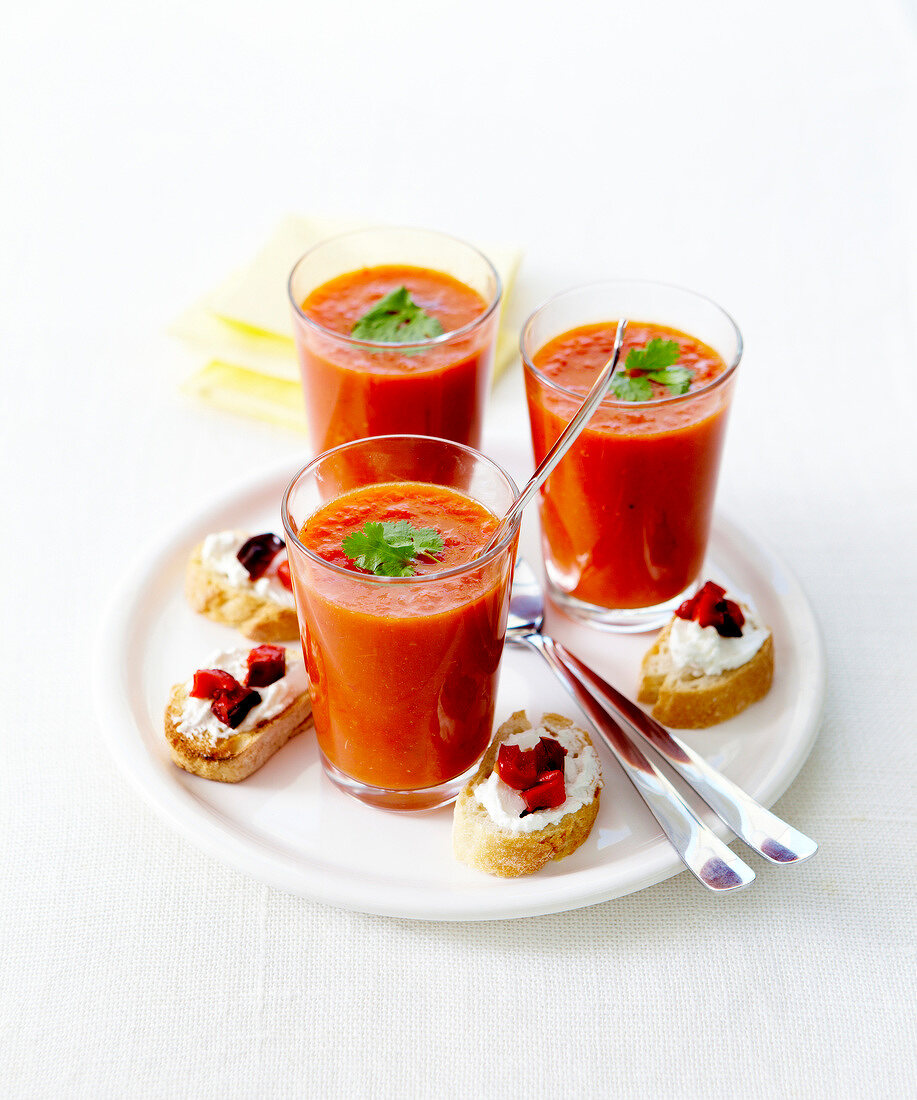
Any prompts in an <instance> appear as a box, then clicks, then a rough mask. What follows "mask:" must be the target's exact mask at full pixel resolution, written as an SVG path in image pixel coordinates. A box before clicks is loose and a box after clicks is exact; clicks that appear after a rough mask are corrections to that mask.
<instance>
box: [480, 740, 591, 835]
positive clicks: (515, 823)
mask: <svg viewBox="0 0 917 1100" xmlns="http://www.w3.org/2000/svg"><path fill="white" fill-rule="evenodd" d="M542 737H553V738H554V740H555V741H559V742H560V743H561V745H563V747H564V748H565V749H566V750H567V755H566V756H565V757H564V786H565V788H566V793H567V797H566V800H565V801H564V804H563V805H562V806H557V807H556V808H555V809H553V810H536V811H535V812H534V813H531V814H526V816H525V817H520V816H519V815H520V814H521V813H522V811H523V810H524V809H525V802H524V801H523V799H522V795H521V794H520V793H519V792H518V791H514V790H513V788H512V787H508V786H507V785H506V784H505V783H504V782H503V780H502V779H501V778H500V777H499V776H498V775H497V773H496V772H493V773H492V774H491V775H490V776H489V777H488V778H487V779H486V780H485V781H484V782H483V783H481V784H479V785H478V786H477V787H476V788H475V790H474V797H475V798H476V799H477V801H478V802H479V803H480V804H481V805H482V806H483V807H484V809H485V810H486V811H487V814H488V816H489V817H490V819H491V821H493V823H494V824H495V825H499V826H500V828H501V829H506V830H508V831H509V832H512V833H535V832H537V831H538V830H539V829H544V828H546V827H547V826H548V825H554V824H556V823H557V822H558V821H560V819H561V818H562V817H564V816H565V815H566V814H572V813H575V812H576V811H577V810H579V809H581V808H582V807H583V806H585V805H586V804H587V803H589V802H591V801H592V800H593V798H595V792H596V788H598V787H601V786H602V773H601V770H600V768H599V758H598V756H597V755H596V751H595V749H594V748H593V747H592V745H591V744H589V742H588V741H587V740H586V738H585V737H584V736H583V734H582V733H581V732H580V731H579V730H576V729H573V728H570V729H565V730H560V731H558V732H557V733H555V732H554V731H552V730H548V729H545V728H544V727H543V726H539V727H538V729H534V730H524V731H523V732H522V733H514V734H512V735H511V736H510V737H507V739H506V740H505V741H504V742H503V743H504V744H505V745H518V746H519V748H520V749H523V750H524V749H533V748H534V747H535V746H536V745H537V744H538V741H539V740H540V738H542Z"/></svg>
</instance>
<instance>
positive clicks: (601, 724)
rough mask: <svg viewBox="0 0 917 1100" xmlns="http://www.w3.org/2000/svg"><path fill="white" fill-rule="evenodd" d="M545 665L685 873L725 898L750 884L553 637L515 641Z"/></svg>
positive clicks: (746, 872) (743, 867)
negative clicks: (586, 720)
mask: <svg viewBox="0 0 917 1100" xmlns="http://www.w3.org/2000/svg"><path fill="white" fill-rule="evenodd" d="M520 642H521V643H523V644H525V645H527V646H529V647H530V648H531V649H534V650H535V651H536V652H537V653H540V654H541V656H542V657H543V658H544V659H545V660H546V661H547V662H548V664H549V665H550V666H551V669H552V670H553V672H554V674H555V676H556V677H557V678H558V680H560V682H561V683H562V684H563V685H564V687H565V688H566V689H567V691H568V692H569V693H570V694H571V695H572V696H573V698H574V699H575V700H576V702H577V703H578V704H579V706H580V708H581V709H582V710H583V711H584V713H585V714H586V715H587V717H588V718H589V720H590V722H591V723H592V724H593V725H594V726H595V728H596V730H597V731H598V733H599V734H600V735H601V737H602V739H603V740H604V741H605V743H606V745H607V746H608V747H609V749H611V751H612V753H613V754H614V757H615V759H616V760H617V761H618V763H619V764H620V765H621V767H622V768H623V770H624V774H625V775H626V776H627V778H628V779H629V780H630V781H631V783H633V785H634V787H636V789H637V793H638V794H639V795H640V797H641V798H642V799H643V801H644V802H645V803H646V804H647V806H648V807H649V810H650V812H651V813H652V815H653V817H655V818H656V820H657V821H658V822H659V824H660V826H661V827H662V830H663V832H664V833H665V835H666V836H667V837H668V838H669V840H670V841H671V843H672V846H673V847H674V848H675V850H676V852H678V855H679V857H680V858H681V860H682V862H683V863H684V864H685V866H686V867H687V868H688V870H689V871H690V872H691V873H692V874H693V875H694V876H695V878H697V880H698V881H699V882H701V883H702V884H703V885H704V886H706V887H707V889H708V890H712V891H713V892H715V893H726V892H729V891H731V890H738V889H739V888H741V887H743V886H748V885H749V884H750V883H752V882H754V879H755V872H754V871H753V870H752V869H751V868H750V867H749V866H748V864H747V863H745V862H744V861H743V860H742V859H740V858H739V857H738V856H737V855H736V854H735V852H732V851H730V849H729V848H728V847H727V846H726V845H725V844H724V843H723V842H722V841H721V840H720V838H719V837H718V836H717V835H716V834H715V833H714V832H713V831H712V830H711V829H709V828H708V827H707V826H706V825H705V824H704V823H703V822H702V821H700V820H698V818H697V817H696V815H695V814H694V812H693V810H692V809H691V807H690V806H689V805H688V804H687V803H686V802H685V801H684V799H683V798H682V797H681V795H680V794H679V793H678V791H676V790H675V788H674V787H673V786H672V784H671V783H670V782H669V781H668V779H666V778H665V776H664V775H663V774H662V772H660V771H659V769H658V768H657V767H656V766H655V765H654V764H652V763H650V761H649V760H647V758H646V757H645V756H644V755H643V753H642V752H641V751H640V750H639V749H638V748H637V747H636V745H634V744H633V743H632V742H631V741H630V739H629V738H628V737H627V736H626V735H625V734H624V732H623V731H622V730H621V729H620V727H619V726H618V724H617V723H616V722H615V721H614V719H613V718H612V717H611V716H610V715H609V714H608V713H607V711H605V710H604V708H603V707H602V706H601V705H600V704H599V703H598V701H597V700H596V699H594V698H593V697H592V695H590V694H589V692H588V691H587V690H586V688H585V687H584V686H583V685H582V684H581V683H580V681H579V680H578V679H577V678H576V676H574V675H573V673H572V672H571V671H570V670H569V669H568V668H567V666H566V665H565V664H564V662H563V659H562V657H561V656H560V654H559V653H558V650H557V646H556V643H555V642H554V640H553V638H549V637H547V636H545V635H542V634H534V635H532V634H529V635H524V636H522V637H520V638H518V639H517V644H518V643H520Z"/></svg>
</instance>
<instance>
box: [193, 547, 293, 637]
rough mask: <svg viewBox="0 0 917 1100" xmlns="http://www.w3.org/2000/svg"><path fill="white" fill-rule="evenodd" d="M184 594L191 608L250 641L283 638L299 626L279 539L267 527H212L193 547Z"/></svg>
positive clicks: (291, 633) (284, 552)
mask: <svg viewBox="0 0 917 1100" xmlns="http://www.w3.org/2000/svg"><path fill="white" fill-rule="evenodd" d="M185 595H186V596H187V598H188V603H190V605H191V607H192V608H193V609H194V610H195V611H198V612H200V613H201V614H202V615H206V616H207V618H209V619H213V620H214V621H215V622H218V623H224V624H225V625H227V626H232V627H235V628H236V630H238V631H239V632H240V633H242V634H244V635H245V637H246V638H250V639H251V640H252V641H254V642H283V641H290V640H291V639H293V638H295V637H297V635H298V632H299V627H298V624H297V620H296V606H295V604H294V602H293V589H292V583H291V581H290V567H289V563H288V561H287V556H286V550H285V547H284V543H283V540H282V539H280V538H279V537H278V536H277V535H274V534H271V533H270V532H268V533H265V534H260V535H248V534H246V533H245V532H243V531H216V532H214V533H213V534H210V535H208V536H207V537H206V538H205V539H204V541H203V542H202V543H201V544H200V545H199V546H196V547H195V548H194V551H193V552H192V554H191V558H190V561H189V562H188V569H187V574H186V578H185Z"/></svg>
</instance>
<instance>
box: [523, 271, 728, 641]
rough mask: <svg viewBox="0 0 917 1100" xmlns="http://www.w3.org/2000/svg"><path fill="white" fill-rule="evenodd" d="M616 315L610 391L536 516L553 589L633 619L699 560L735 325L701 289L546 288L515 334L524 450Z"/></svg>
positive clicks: (595, 610) (560, 416)
mask: <svg viewBox="0 0 917 1100" xmlns="http://www.w3.org/2000/svg"><path fill="white" fill-rule="evenodd" d="M621 317H626V318H628V326H627V331H626V334H625V338H624V345H623V348H622V352H621V358H620V363H619V366H618V370H617V372H616V375H615V378H613V379H612V384H611V390H610V392H609V395H608V397H606V398H605V399H604V401H603V402H602V404H601V405H600V406H599V408H598V410H597V412H596V413H595V415H594V416H593V417H592V419H591V421H590V422H589V424H588V425H587V427H586V429H585V430H584V431H583V433H582V435H580V437H579V438H578V439H577V441H576V442H575V443H574V444H573V446H572V447H571V449H570V450H569V452H568V453H567V454H566V455H565V456H564V458H563V459H562V460H561V462H560V463H559V465H558V466H557V469H556V470H555V471H554V473H553V474H551V476H550V477H549V478H548V480H547V482H546V483H545V485H544V487H543V488H542V491H541V498H540V517H541V532H542V546H543V551H544V560H545V573H546V577H547V584H548V589H549V592H550V595H551V597H552V598H553V600H554V601H555V602H556V603H557V604H558V605H560V607H561V608H562V609H563V610H565V611H566V612H567V613H568V614H570V615H571V616H573V617H574V618H576V619H579V620H582V621H585V622H588V623H591V624H593V625H598V626H603V627H605V628H607V629H610V630H617V631H638V630H649V629H652V628H655V627H658V626H660V625H662V623H664V622H665V621H666V620H667V619H668V618H669V616H670V615H671V613H672V611H673V610H674V608H676V607H677V606H678V604H679V603H680V602H681V601H682V600H683V599H684V598H685V597H686V595H687V594H689V593H690V592H691V590H692V589H693V587H694V585H695V582H696V581H697V579H698V576H699V574H700V572H701V568H702V565H703V561H704V556H705V554H706V550H707V540H708V537H709V534H710V524H711V520H712V517H713V500H714V495H715V493H716V483H717V475H718V472H719V466H720V456H721V454H722V449H723V440H724V437H725V434H726V421H727V418H728V415H729V406H730V401H731V399H732V393H733V388H734V386H735V380H736V370H737V367H738V365H739V360H740V359H741V356H742V337H741V334H740V333H739V330H738V328H737V327H736V325H735V323H734V322H733V320H732V319H731V318H730V317H729V316H728V314H726V313H725V312H724V311H723V310H722V309H720V307H719V306H717V305H715V304H714V303H713V302H712V301H710V300H709V299H708V298H704V297H702V296H701V295H699V294H694V293H692V292H691V291H688V290H683V289H681V288H679V287H673V286H666V285H663V284H659V283H651V282H638V281H623V280H618V281H608V282H602V283H594V284H591V285H588V286H583V287H579V288H577V289H575V290H570V291H567V292H566V293H564V294H560V295H558V296H557V297H556V298H553V299H551V300H550V301H548V302H547V303H546V304H545V305H543V306H542V307H541V308H540V309H538V310H536V311H535V312H534V313H533V314H532V316H531V317H530V318H529V319H528V321H527V322H526V324H525V326H524V328H523V332H522V341H521V342H522V357H523V362H524V364H525V385H526V395H527V398H528V408H529V419H530V423H531V430H532V444H533V448H534V452H535V461H536V462H540V461H541V459H542V458H543V457H544V455H545V453H546V452H547V451H548V450H549V449H550V447H551V445H552V444H553V442H554V440H555V439H556V438H557V437H558V435H560V433H561V431H562V430H563V429H564V427H565V426H566V424H567V423H568V422H569V421H570V420H571V419H572V417H573V415H574V413H575V412H576V410H577V408H578V407H579V405H580V404H581V403H582V400H583V397H584V396H585V394H586V392H587V391H588V389H589V387H590V385H591V384H592V382H593V380H594V378H595V376H596V374H597V373H598V371H599V370H600V368H601V367H602V366H603V364H604V363H605V362H606V361H607V360H608V358H609V357H610V355H611V350H612V346H613V344H614V338H615V329H616V325H617V321H618V318H621Z"/></svg>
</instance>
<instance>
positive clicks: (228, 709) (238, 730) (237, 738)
mask: <svg viewBox="0 0 917 1100" xmlns="http://www.w3.org/2000/svg"><path fill="white" fill-rule="evenodd" d="M311 717H312V700H311V697H310V695H309V678H308V675H307V673H306V670H305V667H304V665H303V662H302V658H301V657H298V656H295V655H291V654H289V653H288V652H287V651H286V649H284V647H283V646H276V645H260V646H256V647H255V648H254V649H248V648H247V647H246V648H243V649H235V650H230V651H226V652H221V653H215V654H213V655H212V656H211V658H210V659H209V660H208V661H207V662H206V664H205V666H204V667H202V668H200V669H198V670H197V672H195V674H194V676H193V677H192V678H191V679H190V680H188V681H186V682H185V683H181V684H175V685H174V687H173V688H172V692H171V695H170V697H169V702H168V705H167V707H166V713H165V734H166V740H167V741H168V743H169V749H170V751H171V753H172V759H173V760H174V761H175V763H176V764H177V765H178V766H179V767H180V768H184V769H185V771H188V772H192V773H193V774H194V775H200V776H203V778H204V779H215V780H217V781H219V782H221V783H238V782H239V780H240V779H245V778H246V776H249V775H251V774H252V772H254V771H257V769H258V768H260V767H261V765H262V764H264V763H265V762H266V761H267V760H268V759H269V758H270V757H271V756H273V755H274V753H275V752H277V750H278V749H279V748H281V747H282V746H283V745H285V744H286V743H287V741H289V740H290V738H291V737H295V736H296V734H298V733H301V732H302V731H303V730H304V729H305V728H306V727H307V726H308V725H309V723H310V720H311Z"/></svg>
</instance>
